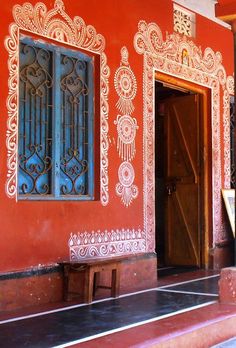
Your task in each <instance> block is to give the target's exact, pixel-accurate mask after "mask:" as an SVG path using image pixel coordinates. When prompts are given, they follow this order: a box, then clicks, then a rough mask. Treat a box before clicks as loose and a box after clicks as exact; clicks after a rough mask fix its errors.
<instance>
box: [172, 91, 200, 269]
mask: <svg viewBox="0 0 236 348" xmlns="http://www.w3.org/2000/svg"><path fill="white" fill-rule="evenodd" d="M165 122H166V125H165V128H166V145H167V147H166V156H167V158H166V174H165V185H166V198H167V199H166V201H167V206H166V223H165V226H166V235H165V248H166V250H165V259H166V264H168V265H191V266H200V154H199V148H200V146H199V125H200V117H199V95H197V94H192V95H185V96H180V97H175V98H168V99H167V100H166V101H165Z"/></svg>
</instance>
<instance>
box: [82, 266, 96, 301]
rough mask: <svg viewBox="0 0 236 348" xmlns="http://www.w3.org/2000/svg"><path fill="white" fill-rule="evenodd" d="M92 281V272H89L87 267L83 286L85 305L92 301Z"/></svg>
mask: <svg viewBox="0 0 236 348" xmlns="http://www.w3.org/2000/svg"><path fill="white" fill-rule="evenodd" d="M93 279H94V272H93V271H92V270H91V268H90V267H88V268H87V269H86V272H85V284H84V297H85V302H87V303H91V302H92V300H93Z"/></svg>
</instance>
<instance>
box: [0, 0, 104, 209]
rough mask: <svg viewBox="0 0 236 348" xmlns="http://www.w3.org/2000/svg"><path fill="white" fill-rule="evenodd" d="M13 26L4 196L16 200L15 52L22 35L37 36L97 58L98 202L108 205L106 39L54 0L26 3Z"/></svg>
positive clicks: (16, 12) (17, 9) (17, 11)
mask: <svg viewBox="0 0 236 348" xmlns="http://www.w3.org/2000/svg"><path fill="white" fill-rule="evenodd" d="M13 16H14V20H15V23H12V24H11V25H10V27H9V32H10V36H9V37H7V38H6V40H5V46H6V49H7V51H8V53H9V60H8V66H9V80H8V85H9V94H8V99H7V108H8V121H7V140H6V145H7V151H8V152H7V167H8V173H7V182H6V194H7V195H8V196H9V197H10V198H11V197H16V193H17V132H18V103H19V101H18V71H19V66H18V64H19V62H18V51H19V38H20V35H21V32H22V31H24V35H25V34H26V33H29V35H30V33H33V34H37V35H39V36H40V37H45V38H49V39H52V40H54V41H57V42H61V43H63V44H69V45H71V46H74V47H76V48H81V49H84V50H88V51H90V52H93V53H96V54H99V55H100V60H101V61H100V68H101V70H100V82H101V93H100V106H101V129H100V135H101V146H100V148H101V150H100V156H101V164H100V174H101V203H102V205H104V206H105V205H107V204H108V202H109V194H108V148H109V142H108V92H109V87H108V78H109V76H110V69H109V67H108V65H107V58H106V55H105V53H104V49H105V39H104V37H103V36H102V35H100V34H97V33H96V30H95V28H94V27H93V26H91V25H88V26H86V24H85V22H84V20H83V19H82V18H80V17H78V16H76V17H74V18H73V19H72V18H70V17H69V15H68V14H67V13H66V12H65V6H64V3H63V1H62V0H56V1H55V4H54V8H52V9H51V10H47V7H46V5H45V4H43V3H41V2H39V3H36V5H35V6H33V5H32V4H30V3H25V4H23V5H22V6H20V5H15V6H14V8H13Z"/></svg>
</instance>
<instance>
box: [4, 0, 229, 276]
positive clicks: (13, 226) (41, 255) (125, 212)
mask: <svg viewBox="0 0 236 348" xmlns="http://www.w3.org/2000/svg"><path fill="white" fill-rule="evenodd" d="M44 2H45V3H46V4H47V6H48V9H50V8H51V7H52V6H53V1H48V0H44ZM23 3H24V1H22V0H17V1H16V0H8V1H5V2H3V3H2V4H1V31H0V45H1V46H0V52H1V66H0V76H1V97H0V114H1V117H0V129H1V132H0V273H1V272H6V271H13V270H19V269H24V268H29V267H31V266H37V265H39V264H50V263H55V262H57V261H58V260H60V259H64V258H68V256H69V249H68V244H67V243H68V239H69V236H70V233H72V232H73V233H77V232H83V231H93V230H94V231H97V230H101V231H104V230H111V229H121V228H129V229H132V228H134V229H138V228H142V226H143V197H142V191H143V188H142V185H143V178H142V172H143V167H142V156H143V150H142V142H143V134H142V129H143V125H142V120H143V116H142V115H143V57H142V56H141V55H138V54H137V53H136V51H135V49H134V45H133V39H134V35H135V34H136V32H137V31H138V22H139V21H140V20H142V19H143V20H145V21H146V22H147V23H149V22H155V23H157V24H158V25H159V27H160V28H161V30H162V33H163V35H164V36H165V33H166V31H168V32H169V33H172V32H173V9H172V6H173V3H172V1H171V0H165V1H156V0H147V1H141V0H139V1H137V0H125V1H122V0H112V1H111V0H100V1H97V0H90V1H89V3H88V2H86V1H82V0H78V1H69V0H65V1H64V3H65V7H66V12H67V13H68V14H69V15H70V16H71V17H72V18H73V17H74V16H77V15H78V16H80V17H82V18H83V19H84V21H85V23H86V24H87V25H88V24H91V25H92V26H94V27H95V29H96V31H97V33H100V34H102V35H103V36H104V37H105V41H106V48H105V53H106V55H107V64H108V66H109V68H110V70H111V74H110V78H109V89H110V92H109V139H110V148H109V155H108V158H109V196H110V198H109V203H108V205H107V206H105V207H104V206H102V205H101V203H100V202H99V201H93V202H69V201H67V202H47V201H44V202H35V201H30V202H26V201H24V202H23V201H19V202H16V201H15V200H14V199H10V198H8V197H7V195H6V193H5V183H6V178H7V165H6V162H7V149H6V131H7V128H6V124H7V108H6V99H7V95H8V75H9V72H8V66H7V61H8V52H7V51H6V49H5V47H4V40H5V38H6V36H8V34H9V33H8V27H9V24H10V23H11V22H13V17H12V8H13V6H14V5H15V4H20V5H22V4H23ZM31 3H32V4H34V5H35V4H36V3H37V1H34V0H31ZM193 40H194V42H195V43H196V44H197V45H198V46H201V47H202V50H204V49H205V48H206V47H211V48H212V49H213V50H214V51H220V52H221V53H222V56H223V65H224V67H225V69H226V72H227V74H228V75H232V73H233V57H232V55H233V43H232V34H231V32H230V31H229V30H227V29H225V28H223V27H221V26H220V25H218V24H216V23H214V22H211V21H209V20H208V19H206V18H203V17H201V16H199V15H197V27H196V39H193ZM123 46H126V47H127V49H128V51H129V63H130V66H131V68H132V70H133V72H134V75H135V77H136V79H137V87H138V90H137V95H136V97H135V99H134V101H133V103H134V106H135V111H134V114H133V116H134V117H136V119H137V122H138V125H139V129H138V130H137V137H136V156H135V158H134V160H133V161H132V164H133V167H134V169H135V181H134V184H135V185H136V186H138V188H139V195H138V198H136V199H134V200H133V202H132V204H131V205H130V206H129V207H128V208H126V207H125V206H124V205H123V204H122V203H121V200H120V198H119V197H118V196H117V195H116V193H115V185H116V184H117V182H118V175H117V172H118V168H119V165H120V163H121V160H120V158H119V156H118V153H117V150H116V145H115V141H114V140H116V138H117V134H116V126H115V125H114V120H115V119H116V116H117V114H118V111H117V109H116V102H117V100H118V96H117V94H116V91H115V88H114V82H113V81H114V74H115V72H116V70H117V68H118V67H119V66H120V60H121V56H120V49H121V47H123Z"/></svg>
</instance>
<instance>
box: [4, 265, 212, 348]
mask: <svg viewBox="0 0 236 348" xmlns="http://www.w3.org/2000/svg"><path fill="white" fill-rule="evenodd" d="M168 278H169V281H168ZM218 279H219V276H218V275H217V274H213V272H212V273H210V275H209V273H207V272H204V271H195V272H188V275H187V273H183V274H176V275H172V276H168V277H166V278H165V280H164V278H163V279H162V281H160V282H159V283H160V286H159V287H158V288H156V289H151V290H149V291H145V292H140V293H135V294H130V295H129V296H126V295H125V296H120V297H119V298H118V299H107V300H105V301H97V302H96V301H95V302H93V303H92V304H91V305H77V306H76V305H75V306H70V307H64V308H57V309H55V310H51V311H48V312H44V313H35V314H33V315H27V316H21V317H15V318H11V319H9V318H8V319H6V320H1V321H0V342H1V344H0V346H1V347H2V348H16V347H17V348H21V347H30V348H37V347H38V348H46V347H69V346H72V345H73V344H76V345H77V344H79V343H82V342H87V341H88V342H92V341H91V340H96V338H97V337H101V336H106V335H110V334H111V333H115V332H123V331H127V330H129V329H131V328H135V327H136V328H139V327H140V325H144V324H147V323H152V322H156V321H158V320H162V319H164V318H170V317H172V316H174V315H176V314H179V313H184V312H188V311H190V310H193V309H195V310H196V309H197V308H201V307H205V306H209V305H210V304H212V303H216V302H217V299H218V295H217V294H218V284H217V282H218ZM83 346H85V343H84V344H83ZM100 346H101V345H100ZM128 346H129V345H124V346H123V345H122V348H123V347H128ZM87 347H89V345H87ZM98 347H99V345H98Z"/></svg>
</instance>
